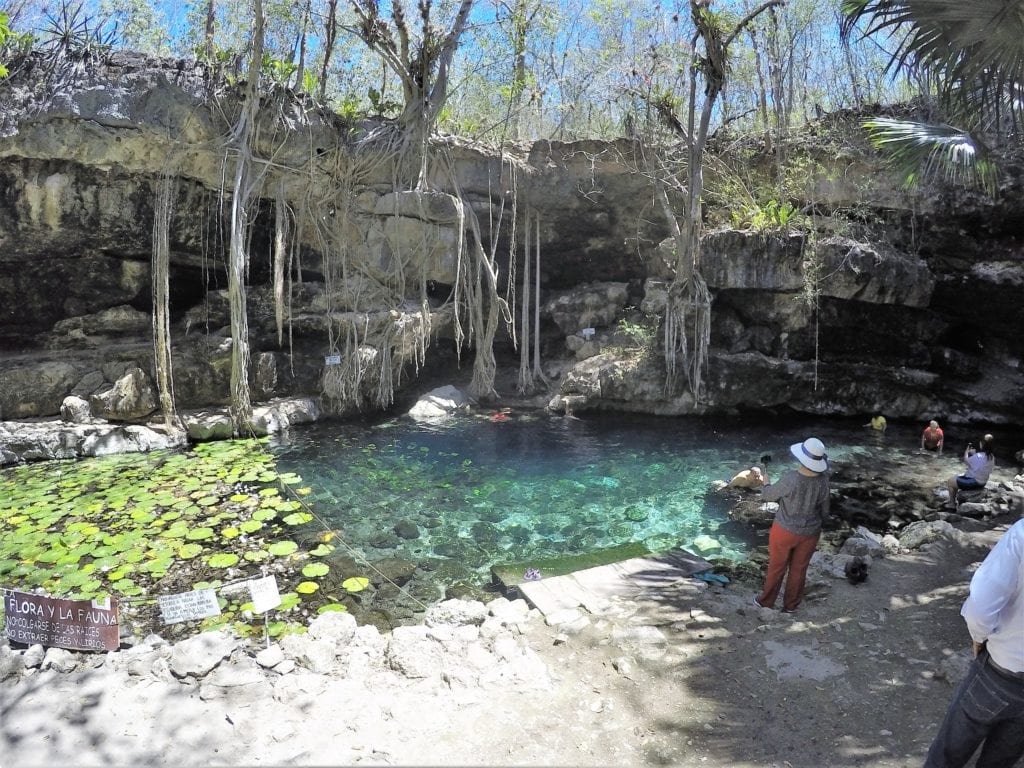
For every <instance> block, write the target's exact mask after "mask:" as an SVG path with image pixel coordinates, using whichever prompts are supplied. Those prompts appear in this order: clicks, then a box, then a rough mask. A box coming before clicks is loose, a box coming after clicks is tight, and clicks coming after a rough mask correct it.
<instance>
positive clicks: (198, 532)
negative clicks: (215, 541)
mask: <svg viewBox="0 0 1024 768" xmlns="http://www.w3.org/2000/svg"><path fill="white" fill-rule="evenodd" d="M211 536H213V528H193V529H192V530H190V531H189V532H188V533H186V534H185V538H186V539H188V540H189V541H202V540H203V539H208V538H210V537H211Z"/></svg>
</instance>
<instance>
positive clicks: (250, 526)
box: [238, 520, 263, 533]
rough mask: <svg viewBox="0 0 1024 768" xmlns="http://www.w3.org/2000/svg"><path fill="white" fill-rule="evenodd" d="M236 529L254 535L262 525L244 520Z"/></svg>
mask: <svg viewBox="0 0 1024 768" xmlns="http://www.w3.org/2000/svg"><path fill="white" fill-rule="evenodd" d="M238 527H239V528H240V529H242V530H243V531H245V532H246V533H255V532H256V531H258V530H259V529H260V528H262V527H263V523H261V522H260V521H259V520H246V521H245V522H244V523H241V524H239V526H238Z"/></svg>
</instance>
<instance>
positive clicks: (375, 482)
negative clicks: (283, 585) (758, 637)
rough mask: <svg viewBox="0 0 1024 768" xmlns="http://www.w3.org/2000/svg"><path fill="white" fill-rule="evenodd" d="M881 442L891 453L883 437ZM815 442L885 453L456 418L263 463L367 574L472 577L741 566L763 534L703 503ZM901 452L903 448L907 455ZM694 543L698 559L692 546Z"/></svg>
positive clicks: (690, 424)
mask: <svg viewBox="0 0 1024 768" xmlns="http://www.w3.org/2000/svg"><path fill="white" fill-rule="evenodd" d="M890 431H891V432H893V433H894V434H888V435H886V436H885V437H883V438H882V439H883V440H885V441H890V440H891V441H893V444H896V442H897V441H900V439H901V438H900V436H898V435H896V434H895V433H896V431H897V430H890ZM810 434H815V435H817V436H819V437H820V438H821V439H822V440H824V441H825V444H826V446H827V447H828V449H829V453H830V456H831V457H832V458H833V459H834V460H836V459H838V460H842V459H843V458H844V457H849V456H850V455H852V454H856V453H874V452H877V451H879V450H883V451H884V450H891V449H892V448H891V447H888V448H887V447H886V446H881V445H878V444H877V442H878V440H877V439H876V437H875V435H869V434H867V431H866V430H863V429H860V428H859V427H857V426H852V425H850V424H842V423H833V424H829V425H823V424H821V423H818V424H803V425H801V424H795V423H793V422H792V421H787V422H784V423H777V424H771V423H762V424H759V425H751V424H749V423H746V422H744V421H740V420H738V419H734V420H723V419H716V420H710V419H697V418H687V419H682V418H678V419H666V418H655V417H641V416H635V415H631V416H623V415H619V416H601V417H585V418H581V419H565V418H562V417H560V416H551V415H548V414H547V413H545V412H538V413H526V414H518V413H513V414H512V415H511V418H509V419H508V420H498V421H495V420H493V419H491V418H490V415H489V414H483V415H478V416H460V417H457V418H453V419H451V420H450V421H448V422H445V423H444V424H443V425H439V426H423V425H418V424H415V423H414V422H412V421H410V420H408V419H406V418H399V419H395V420H391V421H388V422H384V423H381V424H376V425H365V424H349V423H322V424H319V425H316V426H313V427H310V428H304V429H302V430H300V431H296V432H294V433H293V434H292V435H291V437H290V438H289V440H288V441H287V442H279V443H278V444H276V445H275V446H274V449H273V450H274V452H275V453H276V455H277V457H278V460H279V465H280V466H279V468H280V469H281V470H282V471H294V472H297V473H298V474H300V475H301V476H302V477H303V478H304V481H305V484H306V485H308V486H310V487H311V488H312V494H311V496H310V497H309V500H310V501H311V502H312V504H313V508H314V509H315V510H316V511H317V512H318V514H320V515H321V516H323V517H324V519H325V520H327V521H328V522H329V524H330V525H332V526H334V527H336V528H337V529H338V531H339V532H340V535H341V537H342V538H343V539H344V540H345V541H346V542H347V543H348V545H349V546H351V547H352V548H353V549H355V550H357V551H358V552H359V553H360V554H362V555H363V556H364V557H366V558H368V559H370V560H378V559H381V558H384V557H391V556H397V557H401V558H404V559H409V560H414V561H417V562H419V563H421V564H424V565H426V566H427V567H429V563H430V561H432V560H436V561H438V562H452V561H455V562H457V563H458V564H459V566H460V567H461V568H464V569H465V570H466V571H468V572H470V573H475V574H477V575H479V576H482V575H484V574H486V572H487V571H488V569H489V568H490V566H492V565H494V564H497V563H505V562H515V561H526V560H529V559H533V558H546V557H556V556H561V555H575V554H581V553H584V552H587V551H590V550H593V549H597V548H602V547H610V546H615V545H619V544H623V543H626V542H632V541H643V542H646V543H647V544H648V545H649V546H650V547H652V548H653V549H665V548H670V547H673V546H684V547H687V548H690V549H693V550H694V551H697V550H698V549H699V548H698V547H697V546H696V545H695V544H694V540H695V539H697V538H698V537H710V538H711V539H713V540H714V542H713V543H711V546H712V547H715V544H716V543H717V548H713V549H711V550H707V553H708V554H713V555H717V556H720V557H726V558H730V559H734V560H738V559H742V558H744V557H745V553H746V552H747V551H748V550H749V547H750V546H751V544H753V543H754V542H759V541H763V537H764V532H763V531H760V530H754V529H752V528H750V527H748V526H747V525H745V524H740V523H736V522H733V521H731V520H730V519H729V517H728V506H729V499H728V498H727V497H725V496H723V495H721V494H716V493H712V492H709V490H708V489H709V486H710V484H711V482H712V481H713V480H716V479H728V478H729V477H731V476H732V475H733V474H734V473H735V472H736V471H738V470H740V469H743V468H745V467H748V466H750V465H751V464H753V463H755V462H757V461H758V458H759V457H760V456H762V455H763V454H765V453H772V454H773V455H774V457H775V462H774V463H773V464H772V466H771V472H772V476H773V477H777V475H778V471H780V470H783V469H787V468H789V466H790V464H791V462H790V459H789V454H788V446H789V445H790V444H791V443H794V442H798V441H800V440H803V439H804V438H805V437H807V436H808V435H810ZM907 442H908V443H909V441H907ZM701 543H702V544H704V545H705V546H707V545H708V541H707V539H706V538H702V539H701Z"/></svg>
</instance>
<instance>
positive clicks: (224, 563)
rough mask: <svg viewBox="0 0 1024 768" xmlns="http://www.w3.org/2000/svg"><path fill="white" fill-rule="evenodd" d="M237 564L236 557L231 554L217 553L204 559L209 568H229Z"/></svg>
mask: <svg viewBox="0 0 1024 768" xmlns="http://www.w3.org/2000/svg"><path fill="white" fill-rule="evenodd" d="M237 562H238V555H236V554H234V553H233V552H218V553H217V554H215V555H210V556H209V557H208V558H207V559H206V564H207V565H208V566H210V567H211V568H230V567H231V566H232V565H234V564H235V563H237Z"/></svg>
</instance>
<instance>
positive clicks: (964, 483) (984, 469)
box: [946, 435, 996, 509]
mask: <svg viewBox="0 0 1024 768" xmlns="http://www.w3.org/2000/svg"><path fill="white" fill-rule="evenodd" d="M993 441H994V438H993V437H992V435H985V436H984V437H982V438H981V441H980V442H979V443H978V449H977V450H975V449H974V443H968V444H967V448H966V449H965V450H964V457H963V460H964V463H965V464H967V471H966V472H964V473H963V474H962V475H954V476H953V477H951V478H949V480H947V481H946V488H947V489H948V490H949V500H948V501H947V502H946V507H947V508H951V509H956V495H957V492H958V491H975V490H980V489H982V488H984V487H985V483H987V482H988V478H989V475H991V474H992V470H993V469H994V468H995V466H996V457H995V456H994V455H993V454H992V443H993Z"/></svg>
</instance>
